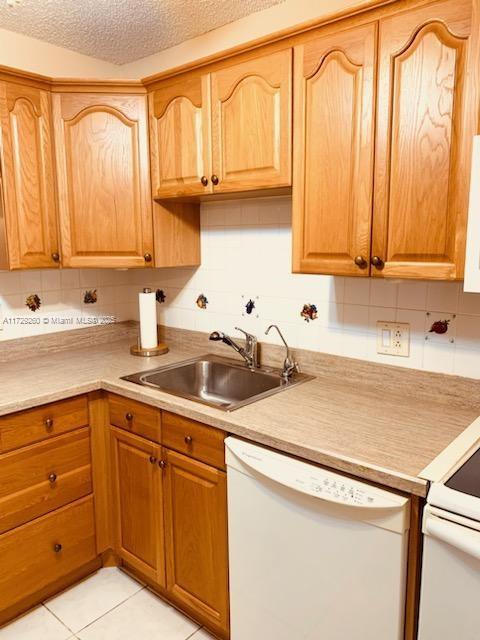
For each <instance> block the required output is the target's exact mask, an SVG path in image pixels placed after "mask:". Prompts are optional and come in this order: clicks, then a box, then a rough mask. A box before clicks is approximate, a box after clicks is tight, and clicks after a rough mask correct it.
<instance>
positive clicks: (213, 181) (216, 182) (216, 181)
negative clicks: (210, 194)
mask: <svg viewBox="0 0 480 640" xmlns="http://www.w3.org/2000/svg"><path fill="white" fill-rule="evenodd" d="M219 182H220V181H219V179H218V176H216V175H215V174H213V176H212V184H214V185H217V184H218V183H219Z"/></svg>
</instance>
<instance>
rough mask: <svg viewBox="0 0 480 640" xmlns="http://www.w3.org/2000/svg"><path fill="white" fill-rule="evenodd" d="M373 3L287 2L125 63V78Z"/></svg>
mask: <svg viewBox="0 0 480 640" xmlns="http://www.w3.org/2000/svg"><path fill="white" fill-rule="evenodd" d="M369 3H370V0H286V2H284V3H282V4H279V5H275V6H274V7H270V8H269V9H264V10H263V11H260V12H258V13H254V14H251V15H249V16H246V17H245V18H241V19H240V20H236V21H235V22H231V23H230V24H227V25H224V26H223V27H219V28H218V29H214V30H212V31H209V32H208V33H204V34H203V35H201V36H198V37H197V38H192V39H191V40H187V41H186V42H182V43H181V44H179V45H176V46H175V47H171V48H169V49H165V50H164V51H160V52H159V53H157V54H154V55H152V56H148V57H146V58H142V59H140V60H137V61H135V62H131V63H129V64H125V65H123V66H122V68H121V75H122V76H123V77H125V78H143V77H146V76H149V75H152V74H155V73H160V72H161V71H165V70H166V69H170V68H172V67H177V66H179V65H182V64H185V63H188V62H192V61H194V60H198V59H199V58H203V57H205V56H209V55H211V54H213V53H218V52H219V51H224V50H225V49H230V48H231V47H234V46H236V45H238V44H242V43H244V42H248V41H250V40H255V39H256V38H260V37H262V36H265V35H268V34H269V33H274V32H275V31H279V30H281V29H286V28H288V27H292V26H294V25H296V24H301V23H303V22H307V21H309V20H312V19H316V18H321V17H325V16H329V15H334V14H337V13H339V12H341V11H345V10H347V9H350V8H352V7H360V6H362V5H365V4H369Z"/></svg>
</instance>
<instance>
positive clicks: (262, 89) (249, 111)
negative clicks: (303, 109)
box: [212, 49, 292, 192]
mask: <svg viewBox="0 0 480 640" xmlns="http://www.w3.org/2000/svg"><path fill="white" fill-rule="evenodd" d="M291 114H292V50H291V49H286V50H284V51H280V52H278V53H273V54H271V55H269V56H263V57H258V58H252V59H250V60H248V61H247V62H243V63H240V64H237V65H234V66H231V67H226V68H224V69H220V70H219V71H215V72H213V73H212V162H213V164H212V170H213V176H212V182H213V183H214V191H215V192H227V191H243V190H250V189H264V188H268V187H287V186H289V185H290V184H291ZM216 178H217V179H218V184H215V183H216Z"/></svg>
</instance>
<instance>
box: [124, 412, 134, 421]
mask: <svg viewBox="0 0 480 640" xmlns="http://www.w3.org/2000/svg"><path fill="white" fill-rule="evenodd" d="M125 420H126V421H127V422H131V421H132V420H133V413H130V411H129V412H128V413H126V414H125Z"/></svg>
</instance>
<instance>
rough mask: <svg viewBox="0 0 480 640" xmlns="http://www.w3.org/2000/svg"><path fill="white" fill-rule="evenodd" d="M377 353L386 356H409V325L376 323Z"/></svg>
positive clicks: (404, 323)
mask: <svg viewBox="0 0 480 640" xmlns="http://www.w3.org/2000/svg"><path fill="white" fill-rule="evenodd" d="M377 353H382V354H384V355H388V356H402V357H404V358H408V356H409V355H410V325H409V324H408V323H407V322H382V321H381V320H379V321H378V322H377Z"/></svg>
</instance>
